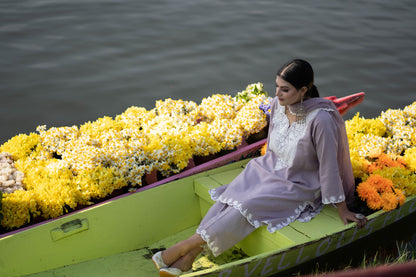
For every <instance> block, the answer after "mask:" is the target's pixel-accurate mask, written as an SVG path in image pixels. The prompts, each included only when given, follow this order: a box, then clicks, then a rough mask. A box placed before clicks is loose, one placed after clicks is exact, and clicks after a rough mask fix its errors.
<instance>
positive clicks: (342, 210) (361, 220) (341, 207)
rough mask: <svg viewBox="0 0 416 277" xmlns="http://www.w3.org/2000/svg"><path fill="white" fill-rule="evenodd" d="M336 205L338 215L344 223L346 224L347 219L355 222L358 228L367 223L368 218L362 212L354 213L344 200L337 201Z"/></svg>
mask: <svg viewBox="0 0 416 277" xmlns="http://www.w3.org/2000/svg"><path fill="white" fill-rule="evenodd" d="M336 205H337V208H338V213H339V217H340V218H341V220H342V222H344V224H345V225H347V224H348V222H349V221H352V222H356V223H357V225H358V228H362V227H364V226H365V224H367V221H368V219H367V218H366V217H365V216H364V215H362V214H356V213H353V212H351V211H350V210H349V209H348V207H347V204H346V203H345V201H342V202H339V203H337V204H336Z"/></svg>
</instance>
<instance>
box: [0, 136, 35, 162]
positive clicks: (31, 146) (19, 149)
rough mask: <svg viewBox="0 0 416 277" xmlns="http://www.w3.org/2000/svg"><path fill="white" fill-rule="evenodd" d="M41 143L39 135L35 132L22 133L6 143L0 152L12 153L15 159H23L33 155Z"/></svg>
mask: <svg viewBox="0 0 416 277" xmlns="http://www.w3.org/2000/svg"><path fill="white" fill-rule="evenodd" d="M39 143H40V139H39V135H37V134H35V133H30V135H24V134H20V135H17V136H15V137H13V138H11V139H9V140H8V141H7V142H6V143H4V144H3V145H2V146H1V147H0V152H7V153H10V154H12V156H13V159H14V160H18V159H23V158H26V157H28V156H29V155H31V154H32V153H33V152H34V150H35V148H36V147H37V146H38V145H39Z"/></svg>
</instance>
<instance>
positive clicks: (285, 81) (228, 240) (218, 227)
mask: <svg viewBox="0 0 416 277" xmlns="http://www.w3.org/2000/svg"><path fill="white" fill-rule="evenodd" d="M313 81H314V74H313V70H312V67H311V65H310V64H309V63H308V62H306V61H304V60H300V59H295V60H293V61H291V62H289V63H287V64H285V65H284V66H283V67H282V68H281V69H280V70H279V71H278V73H277V76H276V98H274V99H273V100H272V102H271V115H270V127H269V136H268V143H267V151H266V154H265V155H264V156H261V157H258V158H255V159H252V160H251V161H250V162H249V163H248V164H247V166H246V168H245V169H244V170H243V172H242V173H241V174H240V175H239V176H237V177H236V178H235V179H234V180H233V181H232V182H231V183H230V184H228V185H225V186H222V187H219V188H217V189H213V190H211V191H210V194H211V197H212V199H213V200H216V203H215V204H214V205H213V206H212V207H211V209H210V210H209V211H208V213H207V214H206V216H205V217H204V218H203V220H202V221H201V224H200V225H199V227H198V229H197V231H196V234H194V235H193V236H191V237H190V238H188V239H186V240H184V241H181V242H179V243H177V244H176V245H174V246H172V247H170V248H168V249H167V250H165V251H163V252H158V253H156V254H155V255H154V256H153V262H154V263H155V265H156V267H157V268H158V269H159V274H160V276H178V275H180V274H181V273H182V272H183V271H187V270H190V269H191V268H192V263H193V262H194V260H195V259H196V257H197V256H198V255H199V254H200V253H201V251H202V247H206V246H207V247H208V248H209V250H210V251H211V252H212V253H213V255H214V256H218V255H219V254H221V253H222V252H224V251H225V250H227V249H228V248H230V247H232V246H233V245H235V244H236V243H237V242H239V241H240V240H242V239H243V238H244V237H246V236H247V235H249V234H250V233H251V232H253V231H254V230H255V229H256V228H258V227H260V226H262V225H267V229H268V231H269V232H271V233H273V232H275V231H276V230H278V229H281V228H283V227H284V226H286V225H288V224H289V223H291V222H293V221H294V220H299V221H301V222H306V221H309V220H311V219H312V218H313V217H314V216H316V215H317V214H318V213H319V212H320V210H321V209H322V207H323V205H326V204H333V205H336V206H337V208H338V211H339V216H340V218H341V220H342V222H344V224H348V222H349V221H353V222H356V223H357V224H358V226H359V227H360V228H361V227H363V226H364V225H365V224H366V222H367V218H365V217H364V216H363V215H361V214H355V213H353V212H351V211H350V210H349V209H348V207H347V204H349V203H350V202H351V200H352V198H353V193H354V188H355V186H354V177H353V174H352V166H351V161H350V156H349V148H348V140H347V135H346V131H345V124H344V121H343V119H342V117H341V116H340V114H339V113H338V111H337V109H336V107H335V106H334V104H333V103H332V102H331V101H329V100H326V99H322V98H319V93H318V90H317V88H316V86H315V85H314V82H313Z"/></svg>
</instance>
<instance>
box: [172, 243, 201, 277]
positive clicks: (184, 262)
mask: <svg viewBox="0 0 416 277" xmlns="http://www.w3.org/2000/svg"><path fill="white" fill-rule="evenodd" d="M201 252H202V247H200V246H197V247H195V248H194V249H192V250H191V251H189V252H188V253H186V254H185V255H184V256H182V257H180V258H179V259H178V260H177V261H176V262H174V263H173V264H171V265H170V267H173V268H178V269H180V270H182V271H183V272H186V271H189V270H190V269H192V264H193V263H194V261H195V259H196V257H198V255H199V253H201Z"/></svg>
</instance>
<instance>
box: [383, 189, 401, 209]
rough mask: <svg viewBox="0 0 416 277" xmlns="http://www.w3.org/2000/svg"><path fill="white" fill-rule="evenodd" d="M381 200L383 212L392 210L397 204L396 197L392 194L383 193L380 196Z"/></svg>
mask: <svg viewBox="0 0 416 277" xmlns="http://www.w3.org/2000/svg"><path fill="white" fill-rule="evenodd" d="M381 198H382V199H383V210H385V211H391V210H394V209H395V208H396V207H397V204H398V203H399V200H398V199H397V195H396V194H395V193H394V192H385V193H383V194H381Z"/></svg>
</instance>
